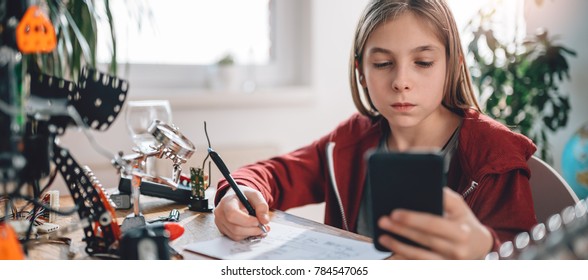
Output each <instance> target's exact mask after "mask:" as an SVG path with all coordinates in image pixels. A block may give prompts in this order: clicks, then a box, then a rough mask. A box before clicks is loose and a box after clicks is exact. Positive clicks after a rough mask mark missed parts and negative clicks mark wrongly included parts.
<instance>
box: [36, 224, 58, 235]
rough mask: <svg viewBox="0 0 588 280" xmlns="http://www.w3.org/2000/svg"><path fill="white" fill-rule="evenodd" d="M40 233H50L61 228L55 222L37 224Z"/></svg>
mask: <svg viewBox="0 0 588 280" xmlns="http://www.w3.org/2000/svg"><path fill="white" fill-rule="evenodd" d="M35 228H36V229H37V232H39V233H50V232H54V231H56V230H58V229H59V225H57V224H53V223H44V224H42V225H38V226H35Z"/></svg>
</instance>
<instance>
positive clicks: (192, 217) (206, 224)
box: [28, 196, 371, 260]
mask: <svg viewBox="0 0 588 280" xmlns="http://www.w3.org/2000/svg"><path fill="white" fill-rule="evenodd" d="M60 205H61V208H62V209H64V208H69V207H71V206H73V200H72V199H71V197H62V198H61V201H60ZM174 208H176V209H178V210H180V213H181V215H180V224H181V225H183V226H184V228H185V232H184V234H183V235H182V236H181V237H179V238H178V239H176V240H174V241H172V242H170V245H171V246H172V247H173V248H174V249H175V250H176V251H178V252H179V253H180V254H182V256H183V257H184V259H210V258H209V257H207V256H203V255H199V254H196V253H192V252H189V251H185V250H183V247H184V246H185V245H187V244H190V243H193V242H196V241H204V240H210V239H213V238H216V237H219V236H221V235H222V234H221V233H220V232H219V231H218V229H217V227H216V225H215V224H214V214H213V213H199V212H193V211H190V210H188V207H187V206H185V205H181V204H177V203H175V202H173V201H170V200H167V199H161V198H153V197H146V196H141V212H142V213H143V215H144V216H145V220H150V219H154V218H157V217H160V216H167V215H168V213H169V211H170V210H172V209H174ZM131 213H132V209H129V210H117V211H116V214H117V217H119V218H118V220H117V221H118V223H119V224H122V221H123V220H124V217H126V216H127V215H129V214H131ZM270 218H271V220H272V221H279V222H280V223H283V224H288V225H292V226H295V227H300V228H305V229H310V230H314V231H317V232H322V233H327V234H332V235H337V236H341V237H346V238H350V239H355V240H362V241H367V242H371V239H370V238H368V237H365V236H362V235H358V234H355V233H352V232H348V231H344V230H341V229H338V228H334V227H331V226H328V225H324V224H321V223H317V222H315V221H311V220H308V219H304V218H301V217H297V216H294V215H291V214H288V213H285V212H282V211H278V210H276V211H272V212H271V213H270ZM56 223H57V224H59V225H60V226H61V227H62V228H63V227H68V226H70V227H71V226H72V225H74V226H75V225H77V224H78V223H79V218H78V215H77V213H76V214H74V215H72V216H67V217H58V219H57V222H56ZM62 236H63V237H67V238H70V239H71V245H70V246H67V245H65V244H52V243H47V244H40V245H36V246H34V247H32V248H31V249H30V250H29V254H28V257H29V259H40V260H56V259H94V258H92V257H90V256H88V255H87V254H86V252H85V248H86V243H85V242H83V241H82V237H83V236H84V235H83V231H82V229H81V228H78V229H76V230H74V231H72V232H69V233H66V234H63V235H62ZM70 252H72V253H73V256H71V255H72V254H71V253H70Z"/></svg>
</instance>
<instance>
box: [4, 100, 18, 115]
mask: <svg viewBox="0 0 588 280" xmlns="http://www.w3.org/2000/svg"><path fill="white" fill-rule="evenodd" d="M0 111H2V112H4V113H6V114H7V115H11V116H18V114H19V112H18V108H17V107H14V106H10V105H9V104H6V102H4V100H0Z"/></svg>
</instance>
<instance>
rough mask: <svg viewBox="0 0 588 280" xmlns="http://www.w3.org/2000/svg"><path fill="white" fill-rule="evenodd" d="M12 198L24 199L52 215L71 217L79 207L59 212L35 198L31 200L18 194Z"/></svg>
mask: <svg viewBox="0 0 588 280" xmlns="http://www.w3.org/2000/svg"><path fill="white" fill-rule="evenodd" d="M14 197H15V198H21V199H24V200H26V201H28V202H30V203H32V204H33V205H35V206H37V207H41V208H43V209H44V210H45V211H49V212H53V213H56V214H57V215H61V216H69V215H73V214H75V213H76V212H77V211H78V208H79V206H78V205H77V204H76V205H75V206H74V207H72V208H71V209H69V210H66V211H61V210H56V209H53V208H51V207H50V206H47V205H46V204H44V203H42V202H39V201H37V200H36V198H31V197H28V196H24V195H20V194H18V195H16V196H14Z"/></svg>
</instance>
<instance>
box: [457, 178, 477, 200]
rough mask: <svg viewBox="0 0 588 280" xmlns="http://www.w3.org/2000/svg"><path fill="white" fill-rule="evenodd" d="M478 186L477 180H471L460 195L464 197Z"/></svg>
mask: <svg viewBox="0 0 588 280" xmlns="http://www.w3.org/2000/svg"><path fill="white" fill-rule="evenodd" d="M477 187H478V182H476V181H472V183H471V184H470V187H469V188H468V189H467V190H466V191H465V192H463V194H462V195H461V196H462V197H463V198H466V197H467V196H468V195H470V194H471V193H472V192H473V191H474V190H475V189H476V188H477Z"/></svg>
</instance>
